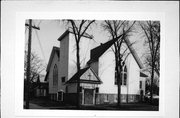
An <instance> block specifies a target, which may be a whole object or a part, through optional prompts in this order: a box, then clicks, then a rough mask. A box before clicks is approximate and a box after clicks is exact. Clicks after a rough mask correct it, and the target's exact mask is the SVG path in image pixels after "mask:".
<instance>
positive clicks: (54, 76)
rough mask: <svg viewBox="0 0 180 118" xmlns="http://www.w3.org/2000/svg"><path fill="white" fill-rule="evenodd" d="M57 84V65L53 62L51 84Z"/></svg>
mask: <svg viewBox="0 0 180 118" xmlns="http://www.w3.org/2000/svg"><path fill="white" fill-rule="evenodd" d="M57 85H58V67H57V65H56V64H55V65H54V69H53V86H57Z"/></svg>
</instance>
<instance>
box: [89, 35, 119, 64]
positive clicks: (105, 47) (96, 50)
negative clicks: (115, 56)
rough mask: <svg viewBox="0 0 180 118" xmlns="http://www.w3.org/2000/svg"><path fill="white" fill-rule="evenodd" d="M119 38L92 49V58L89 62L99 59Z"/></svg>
mask: <svg viewBox="0 0 180 118" xmlns="http://www.w3.org/2000/svg"><path fill="white" fill-rule="evenodd" d="M118 38H119V37H118ZM118 38H115V39H114V40H110V41H107V42H106V43H104V44H101V45H100V46H98V47H96V48H94V49H92V50H91V53H90V60H89V61H88V62H87V63H88V64H90V63H92V62H95V61H98V59H99V57H100V56H101V55H103V53H104V52H106V50H108V49H109V48H110V47H111V46H112V45H113V44H114V42H116V41H117V39H118Z"/></svg>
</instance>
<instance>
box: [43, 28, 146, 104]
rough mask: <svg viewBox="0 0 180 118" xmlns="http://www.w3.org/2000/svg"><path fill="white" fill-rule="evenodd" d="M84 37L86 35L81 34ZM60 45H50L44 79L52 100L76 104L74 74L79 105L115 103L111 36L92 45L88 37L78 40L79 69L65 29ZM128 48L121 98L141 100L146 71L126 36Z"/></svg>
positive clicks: (69, 35)
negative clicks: (144, 71)
mask: <svg viewBox="0 0 180 118" xmlns="http://www.w3.org/2000/svg"><path fill="white" fill-rule="evenodd" d="M84 38H85V37H84ZM58 41H59V43H60V47H53V49H52V52H51V55H50V58H49V62H48V66H47V69H46V72H47V74H46V78H45V80H46V81H47V82H48V83H49V92H48V93H49V97H50V99H51V100H56V101H60V102H65V103H69V104H76V101H77V100H76V99H77V97H76V95H77V78H78V77H79V78H80V103H81V105H96V104H114V103H117V93H118V92H117V79H116V72H115V62H114V55H113V53H108V50H110V47H111V46H112V45H113V43H114V41H112V40H110V41H107V42H105V43H104V44H101V45H99V46H97V47H95V48H92V49H91V47H89V46H88V45H89V44H90V43H89V42H88V41H87V40H83V39H82V40H81V42H80V47H81V49H80V62H81V69H80V71H77V68H76V49H75V40H74V34H72V33H71V32H69V31H68V30H67V31H65V32H64V33H63V34H62V35H61V36H60V37H59V38H58ZM125 43H126V46H127V48H128V50H129V52H130V54H129V55H128V56H127V59H126V60H125V61H124V62H123V71H122V73H121V75H122V82H121V102H123V103H130V102H139V101H143V96H144V95H145V80H146V78H147V75H145V74H144V73H143V72H142V71H141V70H142V69H143V64H142V63H141V61H140V59H139V57H138V55H137V53H136V51H135V50H134V49H133V47H132V46H131V45H130V41H129V40H126V42H125Z"/></svg>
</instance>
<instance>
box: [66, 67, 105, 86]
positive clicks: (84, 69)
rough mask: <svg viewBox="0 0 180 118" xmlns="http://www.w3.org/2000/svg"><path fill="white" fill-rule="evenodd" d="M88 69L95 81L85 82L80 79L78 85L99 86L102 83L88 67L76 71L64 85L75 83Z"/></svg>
mask: <svg viewBox="0 0 180 118" xmlns="http://www.w3.org/2000/svg"><path fill="white" fill-rule="evenodd" d="M88 69H91V71H92V72H93V74H94V75H95V77H96V78H97V80H85V79H80V83H92V84H100V83H102V82H101V80H100V78H99V77H98V76H97V75H96V73H95V72H94V71H93V69H92V68H90V67H85V68H83V69H81V70H80V71H78V72H77V73H75V74H74V75H73V76H72V77H71V79H69V80H68V81H67V82H66V84H68V83H77V78H80V77H81V76H82V75H83V74H84V73H85V72H86V71H87V70H88Z"/></svg>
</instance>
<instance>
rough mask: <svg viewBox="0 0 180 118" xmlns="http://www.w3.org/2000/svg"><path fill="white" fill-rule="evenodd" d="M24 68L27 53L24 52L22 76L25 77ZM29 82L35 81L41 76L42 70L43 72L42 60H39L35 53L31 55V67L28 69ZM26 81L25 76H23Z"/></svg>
mask: <svg viewBox="0 0 180 118" xmlns="http://www.w3.org/2000/svg"><path fill="white" fill-rule="evenodd" d="M26 66H27V51H25V59H24V74H25V75H26ZM30 68H31V69H30V82H34V81H36V79H37V76H38V75H39V74H41V72H42V71H43V70H45V68H46V67H45V65H44V63H43V60H41V59H40V58H39V56H38V55H37V54H36V53H35V52H32V53H31V67H30ZM25 79H26V76H25Z"/></svg>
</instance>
